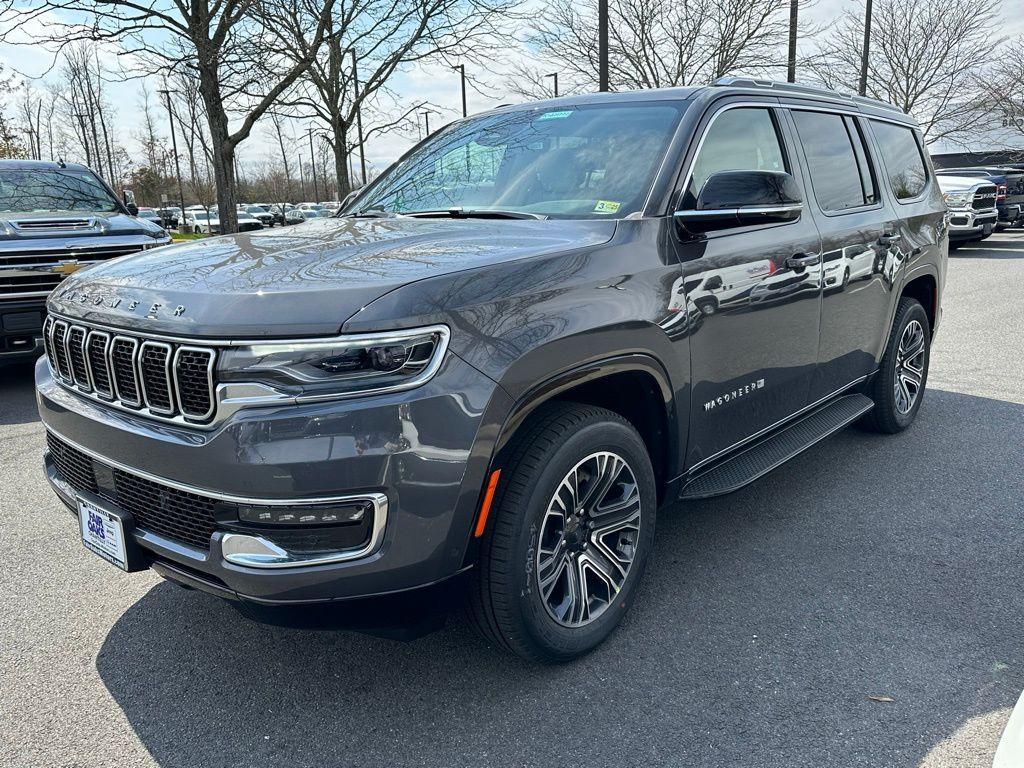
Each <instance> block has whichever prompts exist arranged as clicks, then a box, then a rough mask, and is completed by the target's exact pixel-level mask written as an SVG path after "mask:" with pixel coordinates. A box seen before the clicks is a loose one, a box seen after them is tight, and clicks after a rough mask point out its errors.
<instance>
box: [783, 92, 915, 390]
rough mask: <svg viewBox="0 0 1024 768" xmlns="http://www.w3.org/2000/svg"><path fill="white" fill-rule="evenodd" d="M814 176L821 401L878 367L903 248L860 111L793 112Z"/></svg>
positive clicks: (811, 200)
mask: <svg viewBox="0 0 1024 768" xmlns="http://www.w3.org/2000/svg"><path fill="white" fill-rule="evenodd" d="M788 115H789V119H790V121H791V124H792V126H793V130H794V131H795V133H796V135H797V136H798V137H799V140H800V141H799V144H800V152H801V156H802V157H803V159H804V167H805V168H806V169H807V173H808V176H809V177H810V184H809V188H808V193H809V194H808V199H807V204H808V210H809V212H810V213H811V214H812V215H813V217H814V220H815V222H816V223H817V225H818V232H819V233H820V235H821V244H822V262H823V281H824V292H823V296H822V305H821V336H820V343H819V348H818V367H817V370H816V371H815V375H814V379H813V382H812V384H811V389H810V400H811V401H812V402H816V401H818V400H821V399H823V398H825V397H827V396H828V395H831V394H833V393H835V392H836V391H838V390H840V389H842V388H844V387H846V386H847V385H849V384H850V383H852V382H854V381H857V380H858V379H860V378H862V377H864V376H867V375H868V374H869V373H871V372H872V371H873V370H874V368H875V353H876V350H877V347H878V340H879V339H878V336H879V330H880V328H881V327H882V326H883V325H885V324H886V323H887V322H888V316H889V307H890V305H891V302H892V290H893V282H892V280H891V271H887V266H888V265H890V264H891V263H892V262H893V261H894V258H893V253H898V252H899V249H900V248H901V247H902V242H903V236H902V233H901V231H900V227H899V222H898V221H897V220H896V217H895V216H894V212H893V211H892V210H891V208H890V207H889V206H888V205H887V204H886V202H885V198H884V197H883V196H882V194H881V193H880V191H879V183H878V178H879V173H878V172H877V171H876V169H875V167H874V164H873V163H872V158H871V153H870V151H869V149H868V146H869V144H868V140H867V138H866V134H865V131H866V130H867V127H866V125H865V124H863V123H862V121H861V120H860V118H859V117H858V116H857V115H854V114H846V113H843V112H840V111H828V110H825V109H822V108H821V107H820V106H810V105H808V107H807V108H806V109H798V108H797V107H796V106H794V107H792V108H791V109H789V110H788Z"/></svg>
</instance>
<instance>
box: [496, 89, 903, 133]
mask: <svg viewBox="0 0 1024 768" xmlns="http://www.w3.org/2000/svg"><path fill="white" fill-rule="evenodd" d="M732 95H749V96H759V97H764V96H772V97H776V98H789V99H799V100H800V101H801V102H803V101H807V100H810V101H820V102H823V103H827V104H832V105H839V106H845V107H848V108H849V107H853V108H855V109H856V110H857V111H859V112H863V113H865V114H868V115H875V116H878V117H884V118H886V119H887V120H897V121H899V122H903V123H907V124H908V125H913V126H916V125H917V123H916V122H915V121H914V119H913V118H912V117H910V116H909V115H907V114H906V113H905V112H903V111H902V110H901V109H899V107H895V106H893V105H892V104H889V103H887V102H884V101H880V100H878V99H871V98H868V97H866V96H856V95H854V94H851V93H841V92H839V91H833V90H830V89H828V88H822V87H819V86H815V85H804V84H802V83H782V82H777V81H774V80H756V79H753V78H746V77H720V78H718V80H716V81H715V82H714V83H712V84H710V85H698V86H685V87H677V88H651V89H646V90H638V91H608V92H604V93H585V94H576V95H572V96H559V97H558V98H554V99H544V100H542V101H533V102H528V103H525V104H515V105H513V104H504V105H502V106H501V107H498V110H506V109H507V110H510V111H511V110H513V109H522V108H524V107H528V108H531V109H552V108H554V109H557V108H558V107H569V106H573V105H581V104H617V103H628V102H633V101H684V100H692V99H708V100H713V99H717V98H720V97H722V96H732ZM496 111H497V110H496Z"/></svg>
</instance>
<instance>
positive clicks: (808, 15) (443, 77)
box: [0, 0, 1024, 169]
mask: <svg viewBox="0 0 1024 768" xmlns="http://www.w3.org/2000/svg"><path fill="white" fill-rule="evenodd" d="M952 1H953V0H951V2H952ZM534 2H537V4H538V5H541V4H542V0H534ZM860 7H862V3H861V2H859V0H816V2H814V4H813V5H812V6H811V7H810V8H809V9H808V10H807V11H805V12H804V15H803V18H804V19H805V20H806V21H808V22H809V23H810V24H812V25H814V26H819V27H820V26H827V25H828V24H829V23H831V22H832V21H833V20H834V19H836V18H837V17H838V16H839V14H840V13H841V12H842V11H843V10H844V9H847V8H854V9H857V8H860ZM1021 11H1022V7H1021V0H1003V20H1002V23H1001V25H1000V33H1001V34H1004V35H1007V36H1016V35H1021V34H1024V13H1021ZM0 62H3V63H4V65H5V66H6V67H8V68H10V69H13V70H16V71H18V72H22V73H24V74H25V75H26V76H27V79H28V80H30V81H31V80H33V79H37V78H39V77H40V76H41V75H42V74H43V73H44V72H45V71H46V69H47V67H48V66H49V64H50V62H51V57H50V56H49V55H48V54H46V52H44V51H40V50H38V49H35V48H31V47H21V46H18V47H12V46H9V45H0ZM158 87H159V86H158V85H157V84H156V83H155V82H153V83H150V84H149V89H150V91H151V93H152V92H153V91H155V90H156V88H158ZM393 88H394V90H395V91H396V92H397V93H398V96H399V98H400V99H408V101H409V102H412V101H414V100H418V99H425V100H427V101H429V102H431V103H433V104H435V105H437V106H438V108H439V109H440V110H441V111H442V114H441V115H432V116H431V127H432V128H434V127H437V126H440V125H442V124H443V123H445V122H447V121H448V120H451V119H454V118H455V117H458V116H459V115H460V114H461V100H460V91H459V77H458V73H457V72H454V71H452V70H450V69H447V68H445V67H412V68H409V69H407V70H406V71H404V72H402V73H400V74H399V75H398V76H397V77H396V78H395V80H394V81H393ZM487 90H488V93H487V95H483V94H480V93H475V92H473V91H472V90H471V91H470V94H469V112H470V114H473V113H475V112H480V111H483V110H485V109H488V108H490V107H493V106H496V105H497V104H501V103H507V102H516V101H521V100H522V99H521V97H519V96H515V95H510V94H509V93H508V92H507V91H506V86H505V85H504V84H503V83H502V81H501V79H500V78H497V77H493V76H492V77H490V78H489V79H488V83H487ZM109 93H110V96H111V100H112V102H113V103H114V104H115V106H116V108H117V127H118V131H119V133H120V135H121V136H122V137H124V143H125V145H126V146H127V147H128V149H129V150H130V151H131V150H133V149H135V148H136V147H137V142H136V141H135V139H134V138H133V137H134V135H135V134H137V133H138V132H139V127H140V126H139V117H138V105H139V104H140V102H141V84H140V81H138V80H134V81H127V82H119V83H112V84H111V86H110V91H109ZM158 114H159V116H160V118H163V116H164V113H163V112H162V111H160V112H158ZM161 125H163V120H161ZM294 127H295V131H296V134H299V133H301V132H302V131H304V130H305V128H306V126H305V125H304V124H300V123H298V122H296V123H295V126H294ZM267 139H268V134H267V132H266V129H265V128H260V127H257V129H256V130H255V131H254V132H253V134H252V136H251V138H250V139H249V140H248V141H247V142H246V143H245V144H243V145H242V147H241V149H240V156H241V158H242V161H243V163H245V162H256V161H260V160H262V159H264V158H265V157H266V156H268V155H269V154H270V152H271V149H270V144H269V142H268V141H267ZM415 139H416V136H415V135H412V136H411V137H410V136H408V135H407V136H402V135H398V134H392V135H389V136H383V137H379V138H375V139H373V140H372V141H371V142H368V145H367V160H368V161H369V162H370V164H371V165H372V166H373V167H376V168H380V169H383V168H384V167H386V166H387V165H388V164H390V163H391V162H392V161H394V160H395V159H396V158H397V157H398V156H399V155H401V154H402V153H403V152H404V151H405V150H406V149H407V148H408V147H409V146H410V145H411V143H413V142H414V141H415Z"/></svg>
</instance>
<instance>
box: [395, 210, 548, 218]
mask: <svg viewBox="0 0 1024 768" xmlns="http://www.w3.org/2000/svg"><path fill="white" fill-rule="evenodd" d="M402 215H403V216H416V217H418V218H421V219H430V218H438V219H441V218H452V219H546V218H547V216H545V215H543V214H541V213H527V212H526V211H505V210H501V209H499V208H440V209H438V210H436V211H406V212H403V213H402Z"/></svg>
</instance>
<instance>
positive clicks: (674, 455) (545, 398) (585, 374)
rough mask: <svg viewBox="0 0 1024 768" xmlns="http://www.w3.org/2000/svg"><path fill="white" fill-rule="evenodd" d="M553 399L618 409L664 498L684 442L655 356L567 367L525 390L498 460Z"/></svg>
mask: <svg viewBox="0 0 1024 768" xmlns="http://www.w3.org/2000/svg"><path fill="white" fill-rule="evenodd" d="M552 401H566V402H578V403H584V404H586V405H596V406H599V407H602V408H607V409H608V410H610V411H613V412H615V413H618V414H619V415H620V416H622V417H623V418H625V419H626V420H627V421H629V422H630V423H631V424H632V425H633V426H634V427H635V428H636V430H637V432H639V433H640V436H641V438H643V441H644V444H645V445H646V446H647V452H648V454H649V455H650V457H651V465H652V466H653V468H654V476H655V481H656V483H657V488H658V499H659V502H661V501H663V500H664V499H665V498H667V496H666V492H667V490H668V486H669V483H670V480H672V478H673V476H674V475H675V467H676V466H677V465H678V461H679V456H680V450H681V446H680V445H679V438H678V434H679V430H678V429H676V428H675V425H677V419H678V414H677V409H676V401H675V393H674V391H673V389H672V385H671V382H670V380H669V376H668V372H667V371H666V370H665V368H664V366H662V364H661V363H660V362H659V361H658V360H657V359H656V358H654V357H652V356H650V355H647V354H642V353H635V354H627V355H620V356H616V357H609V358H606V359H602V360H597V361H593V362H590V363H587V364H584V365H580V366H578V367H576V368H573V369H571V370H568V371H563V372H561V373H559V374H558V375H556V376H553V377H552V378H550V379H547V380H545V381H544V382H542V383H540V384H538V385H537V386H535V387H533V388H532V389H530V390H529V391H528V392H526V393H525V394H524V395H523V396H522V397H521V398H519V400H518V401H517V402H516V403H515V404H514V405H513V407H512V409H511V411H510V412H509V414H508V417H507V418H506V419H505V423H504V425H503V426H502V428H501V431H500V432H499V435H498V438H497V440H496V442H495V448H494V460H493V461H492V464H498V463H500V460H501V456H502V452H503V451H504V449H505V448H506V447H507V446H508V444H509V441H510V440H511V439H512V437H513V436H514V435H515V434H516V432H517V431H518V430H519V428H520V427H521V426H522V425H523V424H524V423H525V422H526V421H527V419H529V417H530V415H531V414H532V413H534V412H535V411H536V410H537V408H539V407H540V406H541V405H543V404H545V403H548V402H552Z"/></svg>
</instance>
